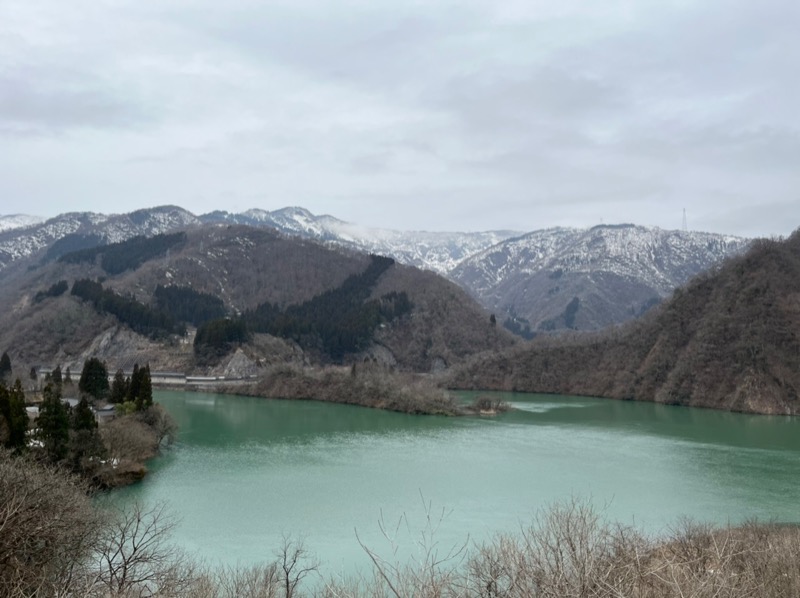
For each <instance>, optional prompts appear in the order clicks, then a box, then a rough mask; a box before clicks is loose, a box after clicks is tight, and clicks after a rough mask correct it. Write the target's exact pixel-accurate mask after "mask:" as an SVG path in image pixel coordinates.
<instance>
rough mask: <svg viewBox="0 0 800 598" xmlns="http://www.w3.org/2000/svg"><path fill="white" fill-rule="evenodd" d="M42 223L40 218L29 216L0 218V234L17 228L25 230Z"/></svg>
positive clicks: (15, 215)
mask: <svg viewBox="0 0 800 598" xmlns="http://www.w3.org/2000/svg"><path fill="white" fill-rule="evenodd" d="M42 222H44V218H42V217H41V216H31V215H29V214H8V215H6V216H0V232H3V231H7V230H13V229H17V228H27V227H29V226H35V225H37V224H40V223H42Z"/></svg>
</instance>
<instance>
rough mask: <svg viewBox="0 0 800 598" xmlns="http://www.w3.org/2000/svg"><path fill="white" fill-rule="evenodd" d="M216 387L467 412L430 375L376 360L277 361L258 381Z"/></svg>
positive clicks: (271, 395)
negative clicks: (337, 363)
mask: <svg viewBox="0 0 800 598" xmlns="http://www.w3.org/2000/svg"><path fill="white" fill-rule="evenodd" d="M214 391H215V392H227V393H233V394H241V395H247V396H258V397H267V398H275V399H313V400H316V401H327V402H331V403H344V404H348V405H360V406H363V407H374V408H377V409H387V410H389V411H399V412H402V413H414V414H428V415H457V414H460V413H462V409H461V407H460V406H459V405H458V403H457V402H456V400H455V399H454V397H452V396H451V395H450V394H449V393H447V392H446V391H444V390H442V389H441V388H438V387H437V386H435V385H434V384H432V383H431V382H429V381H428V380H426V379H425V378H423V377H420V376H418V375H414V374H406V373H399V372H392V371H389V370H387V369H385V368H383V367H381V366H377V365H372V364H356V365H352V366H350V367H327V368H308V367H305V368H304V367H298V366H291V365H284V366H273V367H270V368H268V369H267V371H266V372H265V373H264V374H262V375H261V377H260V378H259V380H258V382H255V383H251V384H237V385H230V386H220V387H218V388H215V389H214Z"/></svg>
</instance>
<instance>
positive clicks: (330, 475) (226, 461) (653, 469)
mask: <svg viewBox="0 0 800 598" xmlns="http://www.w3.org/2000/svg"><path fill="white" fill-rule="evenodd" d="M500 396H502V397H503V398H505V399H506V400H507V401H509V402H511V403H512V404H513V406H514V407H516V411H513V412H509V413H506V414H502V415H500V416H498V417H496V418H477V417H476V418H472V417H470V418H444V417H419V416H417V417H415V416H409V415H402V414H396V413H389V412H383V411H379V410H372V409H365V408H360V407H351V406H347V405H330V404H325V403H317V402H312V401H276V400H267V399H256V398H245V397H235V396H227V395H214V394H192V393H181V392H158V393H156V400H157V401H159V402H161V403H162V404H163V405H164V406H165V407H166V408H167V409H168V410H169V411H170V413H172V415H173V416H174V417H175V419H176V420H177V422H178V424H179V425H180V440H179V442H178V443H177V445H176V446H174V447H173V448H172V449H170V450H168V451H167V453H166V454H165V455H164V456H163V457H160V458H158V459H156V460H154V461H153V462H152V463H151V474H150V475H149V476H148V477H147V479H146V480H145V481H144V482H143V483H141V484H137V485H136V486H133V487H130V488H126V489H124V490H120V491H116V492H114V493H112V494H111V496H110V497H109V499H110V500H112V501H116V502H120V503H125V502H127V501H131V500H136V499H140V500H144V501H145V502H147V503H154V502H158V501H161V502H165V503H166V504H167V505H168V507H169V508H170V510H171V512H172V513H174V514H176V515H177V516H178V518H179V525H178V527H177V529H176V532H175V539H176V541H177V542H178V543H180V544H181V545H182V546H184V547H186V548H187V549H189V550H191V551H195V552H197V553H198V554H199V555H200V556H201V557H203V558H205V559H207V560H209V561H211V562H218V561H221V562H225V563H230V564H233V563H237V562H238V563H252V562H255V561H258V560H263V559H268V558H271V557H272V555H273V552H274V550H275V549H276V548H277V547H278V546H279V545H280V542H281V535H282V534H291V535H293V536H295V537H301V536H302V537H304V538H305V543H306V546H307V547H308V548H309V549H311V550H312V551H313V552H314V553H315V554H317V555H318V556H319V558H320V560H321V561H323V563H324V564H325V570H326V571H327V572H328V573H336V572H340V571H341V572H352V571H353V570H354V568H360V567H363V566H365V565H366V563H367V560H366V556H365V555H364V553H363V550H362V549H361V548H360V547H359V544H358V541H357V540H356V532H357V533H358V536H359V537H360V538H361V540H362V541H363V542H364V543H365V544H366V545H368V546H369V547H370V548H372V549H374V550H376V551H377V552H378V553H380V554H381V555H383V556H384V557H386V558H389V557H391V554H392V552H391V550H392V545H391V544H390V543H389V542H387V540H386V538H385V537H384V536H383V534H382V533H381V530H380V525H379V521H381V520H382V521H383V522H384V525H385V527H386V528H388V529H390V530H391V532H392V535H394V534H395V533H396V535H397V538H396V539H397V542H398V544H399V545H400V547H401V549H402V550H408V551H413V550H415V549H416V548H415V547H416V546H417V542H418V541H420V540H421V539H422V538H423V537H425V536H424V535H423V534H425V533H426V530H427V515H428V514H430V515H431V520H432V522H433V524H435V526H436V531H435V534H434V535H433V539H434V541H435V542H438V546H439V548H440V551H445V550H447V549H449V548H450V547H452V546H454V545H455V544H458V543H459V542H463V541H464V539H465V538H467V537H469V538H471V539H472V540H474V541H480V540H482V539H486V538H488V537H490V536H491V535H492V534H493V533H495V532H498V531H514V530H515V529H518V528H519V526H520V524H524V523H525V522H529V521H530V520H531V518H532V516H533V515H535V513H536V511H537V510H538V509H540V508H542V507H544V506H546V505H548V504H550V503H552V502H554V501H558V500H564V499H569V498H570V497H571V496H577V497H582V498H585V499H587V500H591V501H592V502H593V503H594V504H595V505H597V506H598V507H599V508H601V509H604V512H605V515H606V516H607V517H609V518H611V519H614V520H619V521H621V522H623V523H635V524H637V525H639V526H641V527H644V528H646V529H648V530H651V531H653V532H663V531H665V530H667V529H668V527H669V525H670V524H673V523H675V522H676V520H677V519H678V518H679V517H681V516H690V517H693V518H695V519H698V520H703V521H713V522H719V523H725V522H728V521H730V522H739V521H742V520H743V519H746V518H752V517H758V518H761V519H775V520H779V521H792V522H800V510H798V501H797V499H798V497H800V433H798V432H799V430H798V424H800V422H798V420H797V419H795V418H778V417H765V416H747V415H739V414H731V413H722V412H716V411H706V410H693V409H686V408H679V407H666V406H662V405H654V404H650V403H632V402H621V401H611V400H603V399H586V398H572V397H553V396H545V395H525V394H505V395H500ZM398 523H400V525H399V527H398ZM395 530H396V531H395Z"/></svg>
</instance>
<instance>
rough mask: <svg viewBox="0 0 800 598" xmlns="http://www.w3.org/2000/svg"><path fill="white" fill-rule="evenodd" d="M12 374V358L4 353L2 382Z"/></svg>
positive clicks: (0, 361)
mask: <svg viewBox="0 0 800 598" xmlns="http://www.w3.org/2000/svg"><path fill="white" fill-rule="evenodd" d="M10 374H11V358H10V357H9V356H8V353H6V352H5V351H3V355H2V356H0V380H5V379H6V377H7V376H8V375H10Z"/></svg>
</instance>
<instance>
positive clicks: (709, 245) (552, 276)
mask: <svg viewBox="0 0 800 598" xmlns="http://www.w3.org/2000/svg"><path fill="white" fill-rule="evenodd" d="M749 244H750V240H748V239H742V238H739V237H733V236H727V235H718V234H711V233H700V232H684V231H674V230H672V231H666V230H661V229H658V228H645V227H643V226H634V225H632V224H623V225H616V226H596V227H594V228H591V229H588V230H586V229H583V230H582V229H568V228H555V229H549V230H542V231H536V232H532V233H529V234H527V235H522V236H520V237H516V238H512V239H507V240H505V241H502V242H500V243H498V244H497V245H494V246H492V247H489V248H487V249H484V250H483V251H480V252H478V253H476V254H475V255H472V256H470V257H468V258H467V259H465V260H463V261H462V262H461V263H460V264H459V265H458V266H456V267H455V268H454V269H453V270H451V271H450V272H449V273H448V274H449V276H450V278H451V279H452V280H454V281H455V282H457V283H458V284H460V285H461V286H462V287H464V288H466V289H468V290H469V291H470V292H471V293H472V294H473V295H474V296H475V297H476V298H477V299H478V300H479V301H480V302H481V303H482V304H483V305H484V306H485V307H486V308H487V309H489V310H491V311H494V312H496V313H497V314H498V315H500V314H503V317H504V318H509V321H508V324H509V325H512V326H514V327H516V328H518V330H519V331H522V332H526V333H527V334H528V335H530V334H532V333H535V332H541V331H552V330H559V329H564V328H567V329H576V330H595V329H599V328H604V327H605V326H608V325H610V324H617V323H620V322H624V321H626V320H629V319H631V318H634V317H637V316H639V315H642V314H643V313H644V312H645V311H647V310H648V309H649V308H651V307H652V306H653V305H655V304H657V303H659V302H660V301H661V300H662V299H664V298H665V297H668V296H669V295H670V294H671V293H672V291H673V289H675V288H676V287H678V286H680V285H682V284H684V283H686V282H687V281H688V280H689V279H690V278H691V277H692V276H694V275H696V274H698V273H700V272H703V271H705V270H708V269H709V268H711V267H712V266H713V265H715V264H718V263H720V262H721V261H722V260H724V259H725V258H726V257H729V256H732V255H736V254H738V253H741V252H742V251H744V250H745V249H746V248H747V247H748V245H749Z"/></svg>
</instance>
